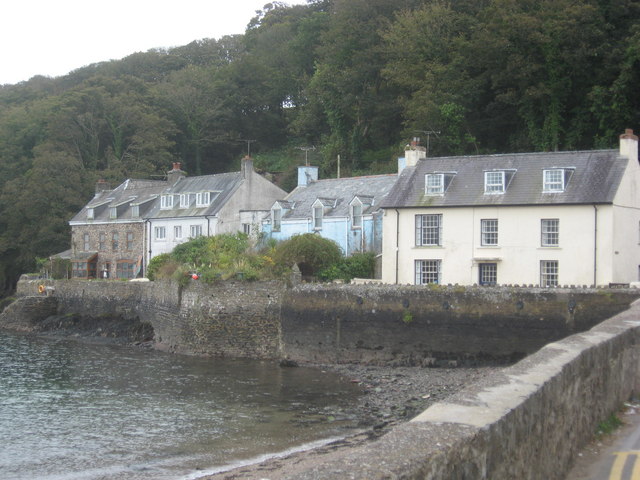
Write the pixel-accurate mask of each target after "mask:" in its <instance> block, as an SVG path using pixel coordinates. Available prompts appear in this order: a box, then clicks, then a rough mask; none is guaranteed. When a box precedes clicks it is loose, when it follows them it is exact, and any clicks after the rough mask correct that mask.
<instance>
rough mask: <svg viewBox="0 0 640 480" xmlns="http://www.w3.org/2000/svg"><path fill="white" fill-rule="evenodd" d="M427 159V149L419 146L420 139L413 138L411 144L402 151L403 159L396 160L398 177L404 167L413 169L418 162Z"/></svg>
mask: <svg viewBox="0 0 640 480" xmlns="http://www.w3.org/2000/svg"><path fill="white" fill-rule="evenodd" d="M425 158H427V149H426V147H423V146H421V145H420V139H419V138H418V137H413V139H412V140H411V144H409V145H407V146H406V147H405V150H404V158H403V157H400V158H398V175H400V172H402V170H404V169H405V168H406V167H415V166H416V165H417V164H418V161H419V160H424V159H425Z"/></svg>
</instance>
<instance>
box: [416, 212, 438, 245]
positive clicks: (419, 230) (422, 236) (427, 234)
mask: <svg viewBox="0 0 640 480" xmlns="http://www.w3.org/2000/svg"><path fill="white" fill-rule="evenodd" d="M415 225H416V235H415V243H416V247H439V246H442V214H441V213H436V214H421V215H416V218H415Z"/></svg>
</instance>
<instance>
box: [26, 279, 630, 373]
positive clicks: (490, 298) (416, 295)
mask: <svg viewBox="0 0 640 480" xmlns="http://www.w3.org/2000/svg"><path fill="white" fill-rule="evenodd" d="M41 284H42V282H41V281H39V280H23V281H21V282H19V285H18V292H17V293H18V295H20V296H22V297H28V296H30V295H37V294H38V286H39V285H41ZM46 284H47V286H49V287H50V288H53V296H52V298H55V299H56V301H57V310H58V314H61V315H64V314H76V315H80V316H81V317H84V318H93V319H95V318H96V317H100V316H113V315H116V316H118V317H120V318H122V319H125V320H126V319H129V320H131V321H136V322H142V323H146V324H150V325H151V326H152V327H153V331H154V340H155V342H156V346H157V347H158V348H160V349H164V350H169V351H174V352H181V353H190V354H202V355H218V356H232V357H245V358H283V357H288V358H290V359H291V360H294V361H300V362H318V363H323V362H326V363H331V362H339V363H348V362H357V363H363V364H392V365H393V364H397V365H423V366H434V365H435V366H437V365H452V364H453V365H455V364H461V363H464V364H477V363H482V362H485V361H489V362H494V361H496V360H497V361H513V360H515V359H518V358H521V357H523V356H525V355H527V354H530V353H532V352H535V351H536V350H538V349H539V348H541V347H542V346H544V345H545V344H547V343H549V342H551V341H555V340H558V339H561V338H564V337H566V336H568V335H571V334H573V333H576V332H580V331H585V330H587V329H589V328H590V327H592V326H593V325H595V324H597V323H598V322H600V321H602V320H604V319H606V318H609V317H611V316H613V315H615V314H616V313H618V312H621V311H623V310H625V309H626V308H628V306H629V304H630V303H631V302H632V301H633V300H634V299H636V298H638V297H639V296H640V291H639V290H637V289H630V290H629V289H626V290H623V289H596V290H588V289H532V288H531V289H529V288H515V287H513V288H509V287H496V288H485V287H468V288H465V287H433V288H428V287H427V288H425V287H413V286H390V285H318V284H303V285H299V286H297V287H295V288H287V287H286V286H285V285H284V284H282V283H279V282H255V283H241V282H239V283H226V282H225V283H220V284H215V285H207V284H203V283H200V282H196V281H194V282H191V283H190V284H189V285H188V286H186V287H179V286H178V285H177V284H176V283H174V282H122V281H103V280H93V281H84V280H69V281H47V282H46Z"/></svg>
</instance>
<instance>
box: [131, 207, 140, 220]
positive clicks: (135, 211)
mask: <svg viewBox="0 0 640 480" xmlns="http://www.w3.org/2000/svg"><path fill="white" fill-rule="evenodd" d="M131 218H140V205H131Z"/></svg>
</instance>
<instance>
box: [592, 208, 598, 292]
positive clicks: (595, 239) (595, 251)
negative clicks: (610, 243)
mask: <svg viewBox="0 0 640 480" xmlns="http://www.w3.org/2000/svg"><path fill="white" fill-rule="evenodd" d="M597 275H598V207H597V206H596V205H593V286H594V287H595V286H597V283H596V280H597Z"/></svg>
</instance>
